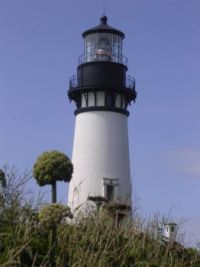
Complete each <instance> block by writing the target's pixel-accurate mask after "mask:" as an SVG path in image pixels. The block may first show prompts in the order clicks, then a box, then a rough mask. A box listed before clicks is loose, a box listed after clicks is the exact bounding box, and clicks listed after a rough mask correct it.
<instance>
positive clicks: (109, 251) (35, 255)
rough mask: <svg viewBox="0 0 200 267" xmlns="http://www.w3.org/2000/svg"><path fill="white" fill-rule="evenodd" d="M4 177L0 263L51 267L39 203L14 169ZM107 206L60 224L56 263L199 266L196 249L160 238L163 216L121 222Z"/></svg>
mask: <svg viewBox="0 0 200 267" xmlns="http://www.w3.org/2000/svg"><path fill="white" fill-rule="evenodd" d="M6 176H7V187H6V188H4V189H3V188H0V266H1V267H4V266H11V267H18V266H19V267H36V266H41V267H45V266H46V267H47V266H50V263H49V256H50V250H51V248H50V247H49V244H50V242H49V241H50V233H51V232H50V230H49V229H47V228H45V227H44V226H43V225H42V224H41V223H40V221H39V216H38V212H39V209H40V205H39V206H37V207H32V206H31V205H30V202H29V201H28V202H27V196H26V198H25V196H24V189H23V185H24V182H23V181H24V180H23V179H21V178H20V177H16V173H15V172H12V173H11V172H10V170H7V172H6ZM26 178H27V177H26ZM25 180H26V179H25ZM9 184H10V186H9ZM105 205H108V204H105ZM109 211H110V208H105V209H103V208H100V209H98V210H93V211H90V210H85V211H84V212H82V213H80V214H79V215H78V216H77V217H76V218H74V220H73V222H70V220H69V221H66V220H63V221H62V222H61V223H60V224H59V225H58V246H57V250H56V266H57V267H199V266H200V254H199V251H198V250H196V249H193V248H185V247H184V246H182V245H181V244H180V243H176V242H174V243H168V242H166V241H164V240H162V238H161V237H160V236H159V235H158V234H157V229H156V227H155V225H158V224H159V221H161V220H160V219H159V218H156V219H155V218H154V219H153V220H149V221H144V220H142V219H141V218H140V217H139V216H137V215H136V214H134V215H133V218H132V219H131V220H130V219H128V218H124V219H123V220H120V221H119V220H118V217H116V216H115V213H113V210H112V213H110V212H109Z"/></svg>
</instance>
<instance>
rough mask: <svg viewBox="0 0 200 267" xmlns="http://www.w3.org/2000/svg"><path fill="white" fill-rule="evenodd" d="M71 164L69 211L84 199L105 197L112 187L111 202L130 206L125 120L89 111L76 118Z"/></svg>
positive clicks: (114, 114) (110, 113)
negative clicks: (108, 188)
mask: <svg viewBox="0 0 200 267" xmlns="http://www.w3.org/2000/svg"><path fill="white" fill-rule="evenodd" d="M72 162H73V165H74V173H73V177H72V180H71V182H70V186H69V197H68V204H69V205H70V206H71V208H72V210H74V209H75V208H76V207H78V206H80V205H84V204H85V203H86V201H87V198H88V196H104V197H106V190H107V189H106V186H107V184H112V185H114V199H115V200H119V201H120V202H122V203H126V204H128V205H131V178H130V163H129V146H128V126H127V116H126V115H124V114H121V113H117V112H111V111H90V112H83V113H79V114H77V116H76V124H75V134H74V145H73V155H72Z"/></svg>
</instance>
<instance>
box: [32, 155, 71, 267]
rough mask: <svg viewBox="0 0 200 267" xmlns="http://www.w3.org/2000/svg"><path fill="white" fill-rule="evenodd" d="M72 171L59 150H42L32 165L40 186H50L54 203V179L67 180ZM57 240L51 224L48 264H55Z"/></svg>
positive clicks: (55, 228) (68, 160)
mask: <svg viewBox="0 0 200 267" xmlns="http://www.w3.org/2000/svg"><path fill="white" fill-rule="evenodd" d="M72 173H73V165H72V163H71V161H70V159H69V158H68V157H67V156H66V155H65V154H63V153H61V152H59V151H55V150H53V151H49V152H44V153H43V154H42V155H40V156H39V157H38V159H37V160H36V162H35V164H34V166H33V175H34V177H35V179H36V180H37V183H38V184H39V185H40V186H44V185H47V184H49V185H51V186H52V203H56V201H57V196H56V181H64V182H69V181H70V180H71V177H72ZM56 242H57V227H56V224H53V225H52V236H51V247H52V249H51V255H50V266H51V267H54V266H55V248H56Z"/></svg>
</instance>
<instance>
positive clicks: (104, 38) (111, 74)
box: [68, 16, 136, 115]
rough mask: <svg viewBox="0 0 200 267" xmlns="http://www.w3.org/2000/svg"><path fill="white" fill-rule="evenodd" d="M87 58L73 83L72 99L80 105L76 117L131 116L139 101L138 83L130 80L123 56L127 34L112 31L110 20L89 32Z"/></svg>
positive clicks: (81, 60) (102, 20)
mask: <svg viewBox="0 0 200 267" xmlns="http://www.w3.org/2000/svg"><path fill="white" fill-rule="evenodd" d="M82 36H83V38H84V54H83V55H82V56H80V57H79V65H78V68H77V75H76V76H73V77H72V78H71V79H70V88H69V91H68V96H69V98H70V100H74V101H75V102H76V105H77V110H76V111H75V114H77V113H80V112H85V111H92V110H108V111H114V112H120V113H124V114H126V115H128V114H129V112H128V111H127V106H128V104H130V103H131V101H132V100H134V101H135V99H136V91H135V80H134V79H133V78H132V77H130V76H127V77H126V72H127V69H128V68H127V58H126V57H125V56H123V54H122V41H123V39H124V38H125V35H124V33H123V32H121V31H119V30H117V29H115V28H113V27H110V26H109V25H108V24H107V17H106V16H103V17H101V19H100V24H99V25H98V26H96V27H94V28H91V29H89V30H86V31H84V32H83V34H82Z"/></svg>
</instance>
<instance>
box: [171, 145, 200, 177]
mask: <svg viewBox="0 0 200 267" xmlns="http://www.w3.org/2000/svg"><path fill="white" fill-rule="evenodd" d="M169 160H170V161H171V164H172V167H173V169H175V170H176V171H179V172H182V173H185V174H190V175H195V176H199V177H200V150H194V149H181V150H177V151H175V152H173V154H172V155H171V156H170V158H169Z"/></svg>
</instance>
